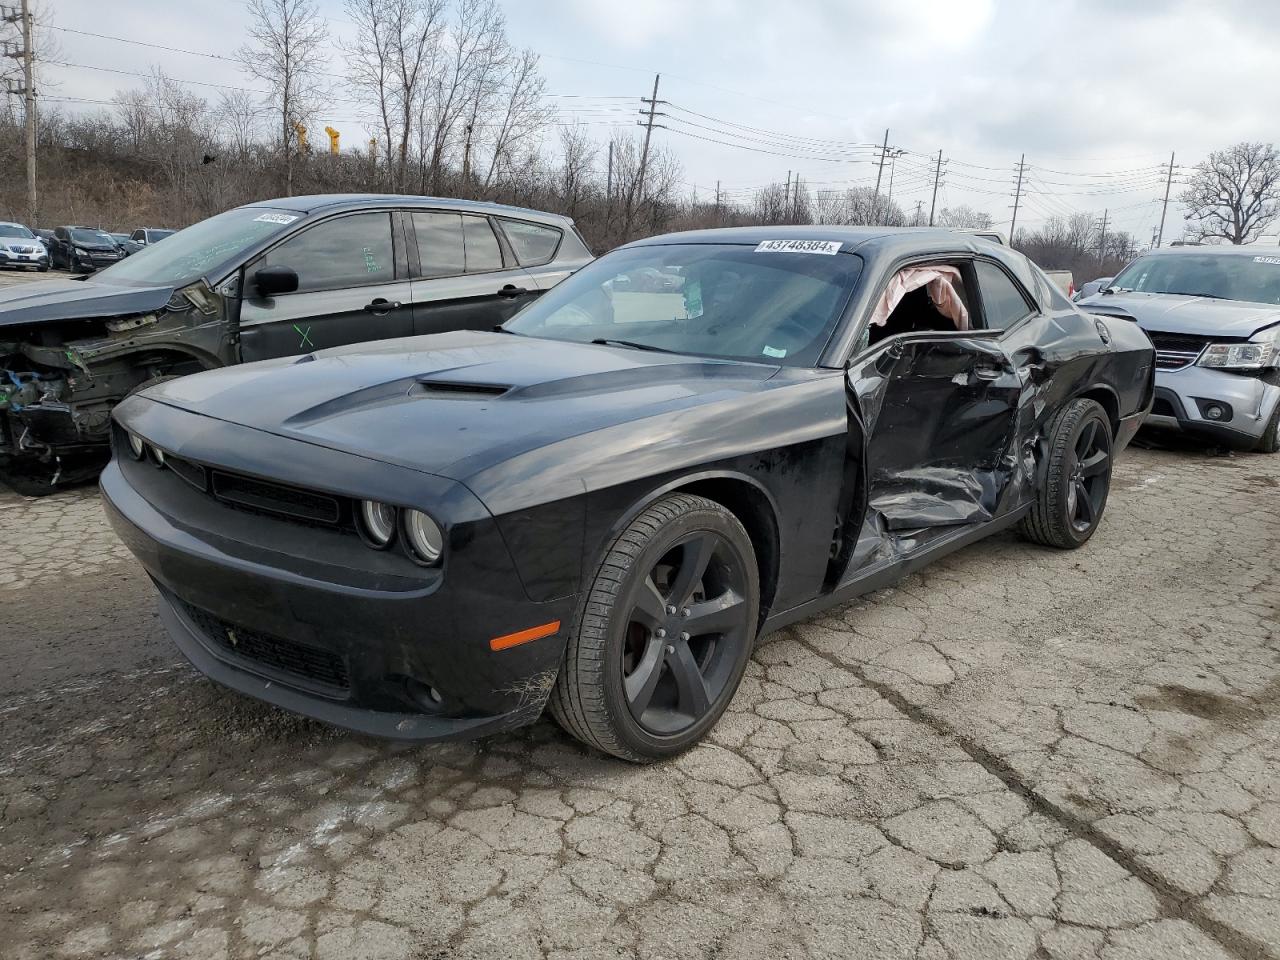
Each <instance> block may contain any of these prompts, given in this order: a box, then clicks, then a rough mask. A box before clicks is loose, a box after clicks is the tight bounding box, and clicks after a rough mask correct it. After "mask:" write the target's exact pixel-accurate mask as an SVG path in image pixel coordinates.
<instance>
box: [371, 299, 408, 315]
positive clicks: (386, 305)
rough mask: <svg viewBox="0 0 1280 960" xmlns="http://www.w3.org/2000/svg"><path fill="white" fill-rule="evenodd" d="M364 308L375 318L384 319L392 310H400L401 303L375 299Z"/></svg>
mask: <svg viewBox="0 0 1280 960" xmlns="http://www.w3.org/2000/svg"><path fill="white" fill-rule="evenodd" d="M364 308H365V309H366V310H368V311H369V312H370V313H372V314H373V315H374V316H378V317H384V316H386V315H387V314H388V313H390V312H391V311H392V310H399V309H400V301H399V300H388V299H386V298H385V297H375V298H374V299H373V301H372V302H370V303H366V304H365V305H364Z"/></svg>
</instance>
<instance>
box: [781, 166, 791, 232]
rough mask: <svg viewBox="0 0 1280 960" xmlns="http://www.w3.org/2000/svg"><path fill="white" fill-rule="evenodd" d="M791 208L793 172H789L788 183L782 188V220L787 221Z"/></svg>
mask: <svg viewBox="0 0 1280 960" xmlns="http://www.w3.org/2000/svg"><path fill="white" fill-rule="evenodd" d="M790 206H791V171H790V170H788V171H787V183H786V186H784V187H783V188H782V219H783V220H786V219H787V210H788V209H789V208H790Z"/></svg>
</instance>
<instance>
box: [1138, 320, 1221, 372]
mask: <svg viewBox="0 0 1280 960" xmlns="http://www.w3.org/2000/svg"><path fill="white" fill-rule="evenodd" d="M1147 336H1148V337H1150V338H1151V343H1152V344H1153V345H1154V346H1155V348H1156V369H1157V370H1181V369H1182V368H1183V367H1187V366H1190V365H1191V364H1193V363H1195V362H1196V360H1197V359H1199V357H1200V354H1201V352H1202V351H1203V350H1204V348H1205V346H1206V345H1207V344H1208V343H1210V341H1211V338H1210V337H1197V336H1192V335H1191V334H1185V333H1161V332H1159V331H1157V330H1148V331H1147Z"/></svg>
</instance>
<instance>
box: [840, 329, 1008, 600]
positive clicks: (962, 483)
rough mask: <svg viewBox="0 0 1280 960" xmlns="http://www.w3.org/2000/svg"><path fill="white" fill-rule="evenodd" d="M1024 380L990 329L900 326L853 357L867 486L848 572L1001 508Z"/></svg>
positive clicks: (851, 380)
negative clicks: (906, 329) (898, 332)
mask: <svg viewBox="0 0 1280 960" xmlns="http://www.w3.org/2000/svg"><path fill="white" fill-rule="evenodd" d="M1024 379H1025V371H1020V370H1019V369H1018V368H1017V367H1016V366H1015V364H1014V363H1013V362H1012V361H1011V360H1010V358H1009V357H1008V355H1007V354H1006V353H1005V350H1004V348H1003V346H1002V345H1001V343H1000V340H999V339H998V334H997V333H994V332H993V333H985V332H983V331H968V332H965V333H936V332H930V333H920V334H904V335H902V336H898V337H894V338H892V339H890V340H886V341H884V343H883V344H882V345H881V346H880V347H879V348H878V349H876V350H873V351H872V352H871V353H870V354H865V355H864V356H862V357H859V358H857V359H855V361H854V362H853V364H851V365H850V367H849V370H848V374H847V384H848V389H849V391H850V392H851V394H852V396H851V401H852V408H853V411H854V412H855V413H854V415H855V416H857V417H858V419H860V420H861V427H862V436H863V456H864V461H863V462H864V464H865V470H864V473H863V477H864V485H865V491H864V494H863V496H862V497H861V498H860V499H861V500H862V503H863V504H864V513H863V522H862V529H861V533H860V535H859V537H858V541H857V545H856V547H855V549H854V553H853V556H852V557H851V558H850V562H849V565H848V567H847V568H846V571H845V579H850V578H852V577H853V576H855V575H857V574H858V573H859V572H861V571H862V570H864V569H865V568H866V567H868V566H872V565H874V564H875V563H877V562H880V561H883V560H891V559H898V558H900V557H903V556H906V555H908V554H911V553H914V552H916V551H917V550H919V549H922V548H924V547H927V546H928V545H929V544H931V543H933V542H935V541H937V540H939V539H942V538H944V537H946V536H949V535H950V534H952V533H954V532H955V531H956V530H957V529H958V528H962V527H971V526H975V525H978V524H981V523H983V522H985V521H987V520H990V519H992V518H993V517H995V516H998V515H1000V514H1001V513H1003V512H1005V510H1006V509H1007V508H1008V504H1006V502H1005V495H1006V493H1007V492H1008V491H1009V487H1010V484H1011V481H1012V480H1013V478H1014V476H1015V472H1016V471H1017V470H1018V469H1019V466H1020V464H1019V460H1020V456H1021V450H1020V447H1019V445H1018V443H1017V441H1016V437H1017V424H1018V410H1019V401H1020V398H1021V397H1022V394H1023V386H1024Z"/></svg>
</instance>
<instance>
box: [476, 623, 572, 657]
mask: <svg viewBox="0 0 1280 960" xmlns="http://www.w3.org/2000/svg"><path fill="white" fill-rule="evenodd" d="M559 629H560V621H559V620H552V621H551V622H550V623H544V624H542V626H540V627H530V628H529V629H528V630H517V631H516V632H515V633H508V634H506V635H505V636H502V637H494V638H493V639H492V640H490V641H489V649H490V650H507V649H509V648H510V647H518V646H520V644H522V643H528V642H529V641H531V640H541V639H542V638H543V637H549V636H551V635H552V634H553V633H555V632H556V631H557V630H559Z"/></svg>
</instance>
